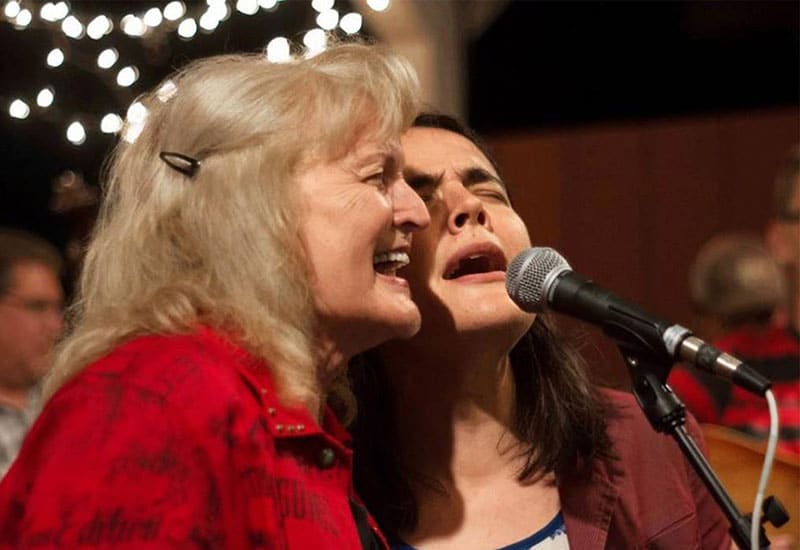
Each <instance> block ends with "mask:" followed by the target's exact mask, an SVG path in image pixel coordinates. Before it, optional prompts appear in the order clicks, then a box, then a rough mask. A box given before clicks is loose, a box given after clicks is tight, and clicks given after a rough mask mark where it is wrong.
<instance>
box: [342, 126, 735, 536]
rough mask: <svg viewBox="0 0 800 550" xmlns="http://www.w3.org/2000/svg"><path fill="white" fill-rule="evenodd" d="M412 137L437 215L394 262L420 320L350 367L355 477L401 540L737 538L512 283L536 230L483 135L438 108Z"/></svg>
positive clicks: (670, 448)
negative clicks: (404, 336)
mask: <svg viewBox="0 0 800 550" xmlns="http://www.w3.org/2000/svg"><path fill="white" fill-rule="evenodd" d="M402 144H403V148H404V152H405V156H406V168H405V171H404V174H405V178H406V180H407V181H408V182H409V184H410V185H411V186H412V187H414V188H415V190H416V191H417V193H419V195H420V196H421V197H422V198H423V200H424V201H425V202H426V205H427V207H428V211H429V213H430V216H431V224H430V225H429V226H428V227H427V228H426V229H425V230H423V231H421V232H419V233H418V234H417V235H415V238H414V241H413V244H412V250H411V258H412V262H411V264H410V265H409V266H408V267H407V268H405V269H403V270H402V271H401V272H400V273H401V275H402V276H403V277H405V278H406V279H407V280H408V282H409V285H410V287H411V290H412V296H413V297H414V300H415V302H416V303H417V305H418V306H419V308H420V312H421V314H422V328H421V330H420V331H419V332H418V333H417V335H416V336H414V337H413V338H412V339H411V340H406V341H403V342H402V343H399V342H394V341H391V342H388V343H385V344H383V345H381V346H380V347H378V348H377V349H374V350H371V351H370V352H368V353H367V354H364V355H362V356H360V357H359V358H357V360H356V361H355V363H356V364H355V365H354V368H353V369H352V370H351V371H350V374H351V379H352V382H353V388H354V391H355V393H356V397H357V399H358V407H359V414H358V420H357V422H356V424H355V425H354V427H353V432H354V435H355V441H356V450H355V456H356V459H355V473H354V475H355V481H356V487H357V490H358V491H359V493H360V494H361V495H362V496H363V497H364V499H365V502H366V503H367V506H368V508H369V509H370V511H371V512H372V513H373V514H374V515H375V517H376V518H377V520H378V523H379V524H380V525H381V527H382V528H383V529H384V531H385V532H386V533H387V534H388V535H389V537H390V538H391V539H392V540H393V541H394V545H395V547H397V548H414V547H418V548H436V549H440V548H441V549H445V548H458V549H465V548H481V549H485V548H498V547H503V548H513V549H523V548H524V549H530V548H536V549H537V550H539V549H544V548H549V549H555V548H558V549H563V548H579V549H581V550H583V549H587V548H644V547H647V548H676V549H678V548H680V549H684V548H704V549H707V548H728V547H729V546H730V539H729V537H728V535H727V534H726V529H727V525H726V523H725V520H724V517H723V515H722V513H721V512H720V510H719V509H718V508H717V505H716V504H715V503H714V502H713V500H712V498H711V496H710V495H709V494H708V493H707V491H706V489H705V488H704V487H703V486H702V484H701V482H700V480H699V479H698V478H697V477H696V476H695V474H694V472H693V470H692V469H691V467H690V466H689V464H688V463H687V462H686V461H685V460H684V458H683V456H682V455H681V453H680V451H679V449H678V447H677V445H675V444H674V442H673V441H672V440H671V439H669V438H667V437H665V436H663V435H660V434H658V433H656V432H655V431H654V430H653V429H652V428H651V427H650V426H649V424H648V423H647V421H646V419H645V418H644V416H643V414H642V413H641V411H640V410H639V408H638V406H637V405H636V403H635V401H634V400H633V398H632V396H630V395H629V394H626V393H622V392H618V391H613V390H607V389H599V388H597V387H595V386H593V385H592V383H591V382H590V381H589V379H588V377H587V375H586V372H585V367H584V364H583V362H582V360H581V358H580V356H579V354H578V353H577V352H576V351H575V350H574V349H573V348H572V347H571V346H570V345H569V343H568V342H567V341H566V340H564V339H563V338H561V337H560V336H559V335H558V333H557V332H556V331H555V330H554V328H553V325H552V323H551V322H550V320H548V319H547V317H546V316H541V315H539V316H535V315H533V314H529V313H525V312H523V311H521V310H520V309H518V308H517V307H516V306H515V305H514V304H513V302H512V301H511V300H510V298H509V297H508V294H507V293H506V290H505V284H504V283H505V269H506V266H507V265H508V263H509V262H510V260H511V259H512V258H513V257H514V256H516V255H517V254H519V253H520V252H522V251H523V250H524V249H526V248H528V247H529V246H530V238H529V236H528V232H527V229H526V228H525V225H524V223H523V221H522V220H521V219H520V217H519V216H518V215H517V213H516V212H515V211H514V209H513V208H512V206H511V202H510V199H509V194H508V189H507V188H506V185H505V184H504V182H503V180H502V178H501V177H500V175H499V172H498V170H497V166H496V164H495V163H494V162H493V161H492V160H491V158H490V156H489V155H488V153H487V152H486V149H485V147H484V146H482V145H481V143H480V141H479V140H478V139H477V138H476V137H475V136H474V134H472V133H471V132H470V131H469V130H467V129H465V128H463V127H462V126H461V125H460V124H459V123H458V122H457V121H455V120H454V119H452V118H449V117H446V116H442V115H429V114H426V115H421V116H419V117H418V118H417V119H416V121H415V124H414V127H412V128H411V130H409V131H408V132H407V133H406V134H405V136H404V138H403V140H402ZM689 429H690V432H692V434H693V435H694V436H695V437H699V429H698V427H697V424H696V423H694V422H692V421H690V423H689Z"/></svg>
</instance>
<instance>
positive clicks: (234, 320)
mask: <svg viewBox="0 0 800 550" xmlns="http://www.w3.org/2000/svg"><path fill="white" fill-rule="evenodd" d="M418 88H419V85H418V82H417V78H416V75H415V73H414V71H413V69H412V68H411V66H410V65H409V64H408V62H407V61H405V60H404V59H403V58H401V57H399V56H396V55H394V54H392V53H391V52H389V51H387V50H385V49H383V48H382V47H380V46H376V45H367V44H361V43H349V44H337V45H334V46H332V47H330V48H329V49H328V50H326V51H325V52H323V53H320V54H318V55H316V56H315V57H312V58H304V57H302V56H298V57H296V58H294V59H293V60H291V61H289V62H287V63H281V64H275V63H270V62H268V61H267V59H266V57H265V56H264V55H261V54H237V55H221V56H217V57H211V58H207V59H201V60H198V61H195V62H193V63H191V64H190V65H188V66H187V67H186V68H184V69H183V70H181V71H179V72H178V73H177V74H175V75H173V76H172V77H170V79H169V80H168V81H166V87H164V86H163V85H162V86H160V87H159V88H157V89H156V90H154V91H152V92H150V93H148V94H146V95H145V96H143V97H142V98H141V99H140V101H141V102H142V104H143V105H144V106H145V107H146V108H147V118H146V122H145V124H144V127H143V128H142V129H141V133H140V134H139V135H138V137H137V138H136V139H135V141H134V142H133V143H125V142H120V144H119V145H118V146H117V148H116V149H115V151H114V152H113V154H112V156H111V158H110V159H109V164H108V165H107V173H106V178H105V185H106V188H105V190H104V191H105V197H104V203H103V206H102V208H101V211H100V214H99V218H98V221H97V225H96V227H95V230H94V234H93V237H92V241H91V243H90V245H89V249H88V252H87V254H86V259H85V264H84V267H83V272H82V274H81V277H80V281H79V285H78V289H77V294H76V296H77V298H76V301H75V303H74V305H73V306H72V308H71V311H70V315H69V324H70V327H71V328H70V329H69V333H68V336H67V337H66V338H65V340H64V341H63V342H62V343H61V344H60V346H59V348H58V350H57V354H56V358H55V362H54V365H53V369H52V371H51V375H50V377H49V379H48V380H47V382H46V392H47V394H48V395H51V394H52V393H53V392H54V391H55V390H56V389H57V388H58V387H60V386H61V385H62V384H63V383H64V382H65V381H66V380H68V379H69V378H70V377H72V376H74V375H75V374H76V373H77V372H78V371H80V369H82V368H83V367H84V366H86V365H87V364H88V363H90V362H92V361H93V360H96V359H97V358H99V357H101V356H102V355H104V354H105V353H107V352H109V351H110V350H111V349H112V348H113V347H115V346H117V345H119V344H120V343H122V342H124V341H126V340H129V339H131V338H133V337H134V336H137V335H141V334H151V333H160V334H177V333H186V332H190V331H191V330H192V329H193V327H195V326H196V325H197V324H198V323H204V324H207V325H209V326H211V327H214V328H216V329H218V330H222V331H224V332H225V333H226V334H229V335H231V336H233V337H234V338H235V340H236V341H237V342H238V343H239V344H241V345H242V346H244V347H245V348H246V349H247V350H248V351H250V352H251V353H252V354H254V355H255V356H256V357H259V358H263V359H265V360H267V361H268V363H269V365H270V366H271V368H272V374H273V377H274V379H275V382H276V384H277V386H278V391H279V394H280V396H281V397H282V398H283V399H284V400H286V401H290V402H303V401H307V400H308V399H309V398H311V397H315V396H317V397H318V396H319V393H320V391H321V388H320V387H319V383H318V379H317V372H316V361H315V359H316V358H315V351H314V345H313V339H314V334H315V328H316V327H315V322H316V317H315V313H314V309H313V301H312V299H311V296H310V289H309V282H308V281H309V276H308V271H307V264H306V261H305V256H304V252H303V247H302V245H301V242H300V239H299V237H298V234H299V225H300V221H301V212H299V209H298V208H297V206H296V205H295V199H294V194H293V182H294V180H295V176H296V174H297V172H298V170H302V169H303V166H305V165H306V163H307V162H311V161H313V160H317V159H327V160H333V159H336V158H339V157H341V156H343V155H344V154H346V153H347V149H348V148H350V147H352V146H353V145H354V143H355V141H356V140H357V139H358V138H359V137H360V135H361V134H362V133H363V132H364V131H367V130H369V131H372V132H374V133H375V135H376V136H378V137H379V138H383V139H386V140H388V139H395V138H398V137H399V135H400V134H401V133H402V131H403V130H405V129H406V128H407V127H408V126H409V125H410V124H411V121H412V119H413V116H414V114H415V112H416V110H417V101H418ZM159 89H160V90H161V91H160V92H159ZM165 90H167V91H169V90H171V94H168V95H165V94H164V91H165ZM169 95H171V97H169ZM163 151H170V152H178V153H181V154H183V155H188V156H190V157H193V158H195V159H197V160H199V162H200V167H199V169H198V170H197V173H196V174H195V175H194V176H193V177H188V176H186V175H183V174H181V173H179V172H178V171H176V170H175V169H173V168H171V167H170V166H168V165H167V164H166V163H165V162H163V161H162V160H161V159H159V153H160V152H163Z"/></svg>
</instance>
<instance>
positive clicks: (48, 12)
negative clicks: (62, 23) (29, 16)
mask: <svg viewBox="0 0 800 550" xmlns="http://www.w3.org/2000/svg"><path fill="white" fill-rule="evenodd" d="M39 17H40V18H41V19H42V20H44V21H49V22H50V23H52V22H54V21H56V20H57V19H56V5H55V4H53V3H52V2H47V3H46V4H44V5H43V6H42V7H41V9H40V10H39Z"/></svg>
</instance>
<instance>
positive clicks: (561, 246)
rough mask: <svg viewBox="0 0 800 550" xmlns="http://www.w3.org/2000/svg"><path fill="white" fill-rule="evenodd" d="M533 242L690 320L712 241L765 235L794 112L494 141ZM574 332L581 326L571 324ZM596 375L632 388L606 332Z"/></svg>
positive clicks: (794, 137) (799, 136)
mask: <svg viewBox="0 0 800 550" xmlns="http://www.w3.org/2000/svg"><path fill="white" fill-rule="evenodd" d="M487 141H488V143H489V145H490V147H491V148H492V149H493V151H494V152H495V154H496V157H497V159H498V161H499V163H500V165H501V169H502V170H503V173H504V175H505V177H506V179H508V180H509V181H511V182H512V183H513V184H514V185H515V190H516V193H515V205H516V207H517V209H518V211H519V212H520V214H521V215H522V217H523V219H524V220H525V221H526V222H527V223H528V225H529V228H530V229H531V233H532V239H533V242H534V244H537V245H548V246H553V247H554V248H556V249H557V250H559V251H560V252H561V253H562V254H564V256H565V257H567V259H568V260H569V261H570V263H571V264H572V266H573V267H574V268H575V270H576V271H579V272H581V273H583V274H585V275H587V276H591V277H592V278H593V279H594V280H595V281H597V282H598V283H600V284H602V285H604V286H606V287H608V288H610V289H612V290H614V291H615V292H617V293H618V294H620V295H622V296H625V297H627V298H629V299H631V300H633V301H636V302H638V303H640V304H641V305H642V306H644V307H645V308H646V309H649V310H651V311H652V312H653V313H656V314H658V315H660V316H662V317H665V318H668V319H671V320H674V321H676V322H681V323H685V324H687V326H689V327H690V328H691V326H692V325H691V321H692V319H694V315H693V314H692V311H691V307H690V304H689V300H688V284H687V282H686V278H687V273H688V267H689V265H690V263H691V261H692V258H693V257H694V255H695V253H696V252H697V250H698V249H699V247H700V246H701V245H702V243H703V242H705V241H706V240H707V239H708V238H710V237H711V236H712V235H714V234H716V233H718V232H723V231H741V230H750V231H760V230H761V229H762V228H763V227H764V225H765V224H766V222H767V220H768V217H769V211H770V210H769V209H770V193H771V186H772V179H773V177H774V174H775V172H776V170H777V168H778V166H779V165H780V162H781V159H783V158H784V157H785V155H786V154H787V152H788V151H789V149H790V148H791V147H792V146H793V144H796V143H798V142H800V113H799V112H798V109H797V108H796V107H793V108H783V109H774V110H770V111H756V112H746V113H736V114H727V115H719V116H703V117H694V118H681V119H665V120H653V121H644V122H637V123H625V124H617V125H612V124H609V125H602V126H591V127H586V128H571V129H567V130H548V131H541V132H532V133H529V134H519V135H506V136H490V137H487ZM566 324H567V325H568V327H570V328H571V329H572V328H574V327H576V326H579V325H577V324H575V323H570V322H567V323H566ZM587 332H588V333H589V334H590V335H591V340H590V344H591V346H590V349H596V350H597V352H596V353H592V354H590V355H592V356H593V357H594V359H595V363H596V369H597V372H598V374H599V375H600V376H601V377H603V378H605V379H607V380H608V381H610V382H611V383H615V384H617V385H621V386H622V385H626V383H627V374H626V373H625V372H624V369H623V368H622V363H621V360H620V359H619V358H618V356H617V354H616V351H615V348H614V346H613V344H611V343H610V342H608V341H607V339H605V338H604V337H603V336H602V335H600V334H599V333H597V332H596V331H591V330H588V329H587Z"/></svg>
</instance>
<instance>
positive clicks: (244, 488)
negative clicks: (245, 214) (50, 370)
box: [0, 328, 385, 550]
mask: <svg viewBox="0 0 800 550" xmlns="http://www.w3.org/2000/svg"><path fill="white" fill-rule="evenodd" d="M348 439H349V437H348V435H347V433H346V432H345V431H344V429H343V428H342V427H341V426H340V425H339V423H338V422H337V421H336V419H335V418H334V416H333V414H332V413H331V412H330V411H328V412H327V414H326V417H325V422H324V423H323V426H319V425H318V424H317V423H316V422H315V421H314V419H312V417H311V416H310V415H309V413H308V411H307V410H306V409H304V408H290V407H286V406H284V405H282V404H281V403H280V402H279V401H278V399H277V396H276V395H275V391H274V386H273V384H272V382H271V380H270V376H269V371H268V368H267V366H266V365H265V364H264V363H263V362H261V361H259V360H257V359H255V358H253V357H252V356H251V355H249V354H248V353H246V352H245V351H244V350H242V349H240V348H238V347H236V346H234V345H233V344H231V343H230V342H228V341H227V340H226V339H225V338H223V337H222V336H220V335H218V334H216V333H214V332H212V331H211V330H209V329H205V328H202V329H200V331H199V332H198V333H197V334H192V335H187V336H143V337H140V338H136V339H134V340H132V341H130V342H128V343H126V344H123V345H121V346H119V347H118V348H116V349H115V350H113V351H112V352H111V353H110V354H109V355H107V356H106V357H104V358H102V359H100V360H99V361H97V362H95V363H93V364H92V365H89V366H88V367H86V369H84V370H83V371H82V372H81V373H79V374H78V375H77V376H76V377H75V379H73V380H72V381H70V382H68V383H67V384H66V385H64V387H62V388H61V389H60V390H59V391H58V392H57V393H56V394H55V395H54V396H53V397H52V399H50V401H49V402H48V403H47V406H46V407H45V409H44V411H43V412H42V414H41V416H40V417H39V419H38V421H37V422H36V424H35V425H34V427H33V429H32V430H31V432H30V433H29V434H28V437H27V439H26V440H25V443H24V444H23V447H22V451H21V453H20V455H19V457H18V459H17V461H16V462H15V463H14V465H13V466H12V467H11V470H10V471H9V473H8V475H7V476H6V477H5V478H4V479H3V481H2V483H0V549H2V550H5V549H14V550H18V549H24V548H43V549H48V548H76V547H92V548H108V549H111V548H113V549H115V550H117V549H126V548H131V549H134V548H136V549H138V548H156V549H159V548H164V549H166V548H169V549H178V548H207V549H212V548H219V549H222V548H225V549H239V548H242V549H244V548H265V549H276V550H277V549H280V550H289V549H300V550H306V549H311V548H341V549H353V550H355V549H360V548H361V545H362V543H361V539H360V535H359V530H358V528H357V525H356V521H355V520H354V515H356V516H358V517H359V519H360V520H363V521H364V522H369V523H370V524H371V525H372V527H373V528H374V529H375V530H377V529H376V528H375V527H374V522H371V519H370V518H368V517H367V516H366V513H365V512H364V511H363V508H361V507H360V505H359V504H357V499H356V498H355V495H354V494H353V486H352V482H351V466H352V453H351V451H350V449H349V447H348V445H347V442H348ZM365 527H366V526H365ZM365 531H366V533H369V527H366V529H365ZM362 534H364V533H363V532H362ZM372 536H373V537H374V539H375V543H376V544H377V545H381V544H385V542H384V541H383V539H382V537H381V536H380V534H378V533H375V534H373V535H372Z"/></svg>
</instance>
